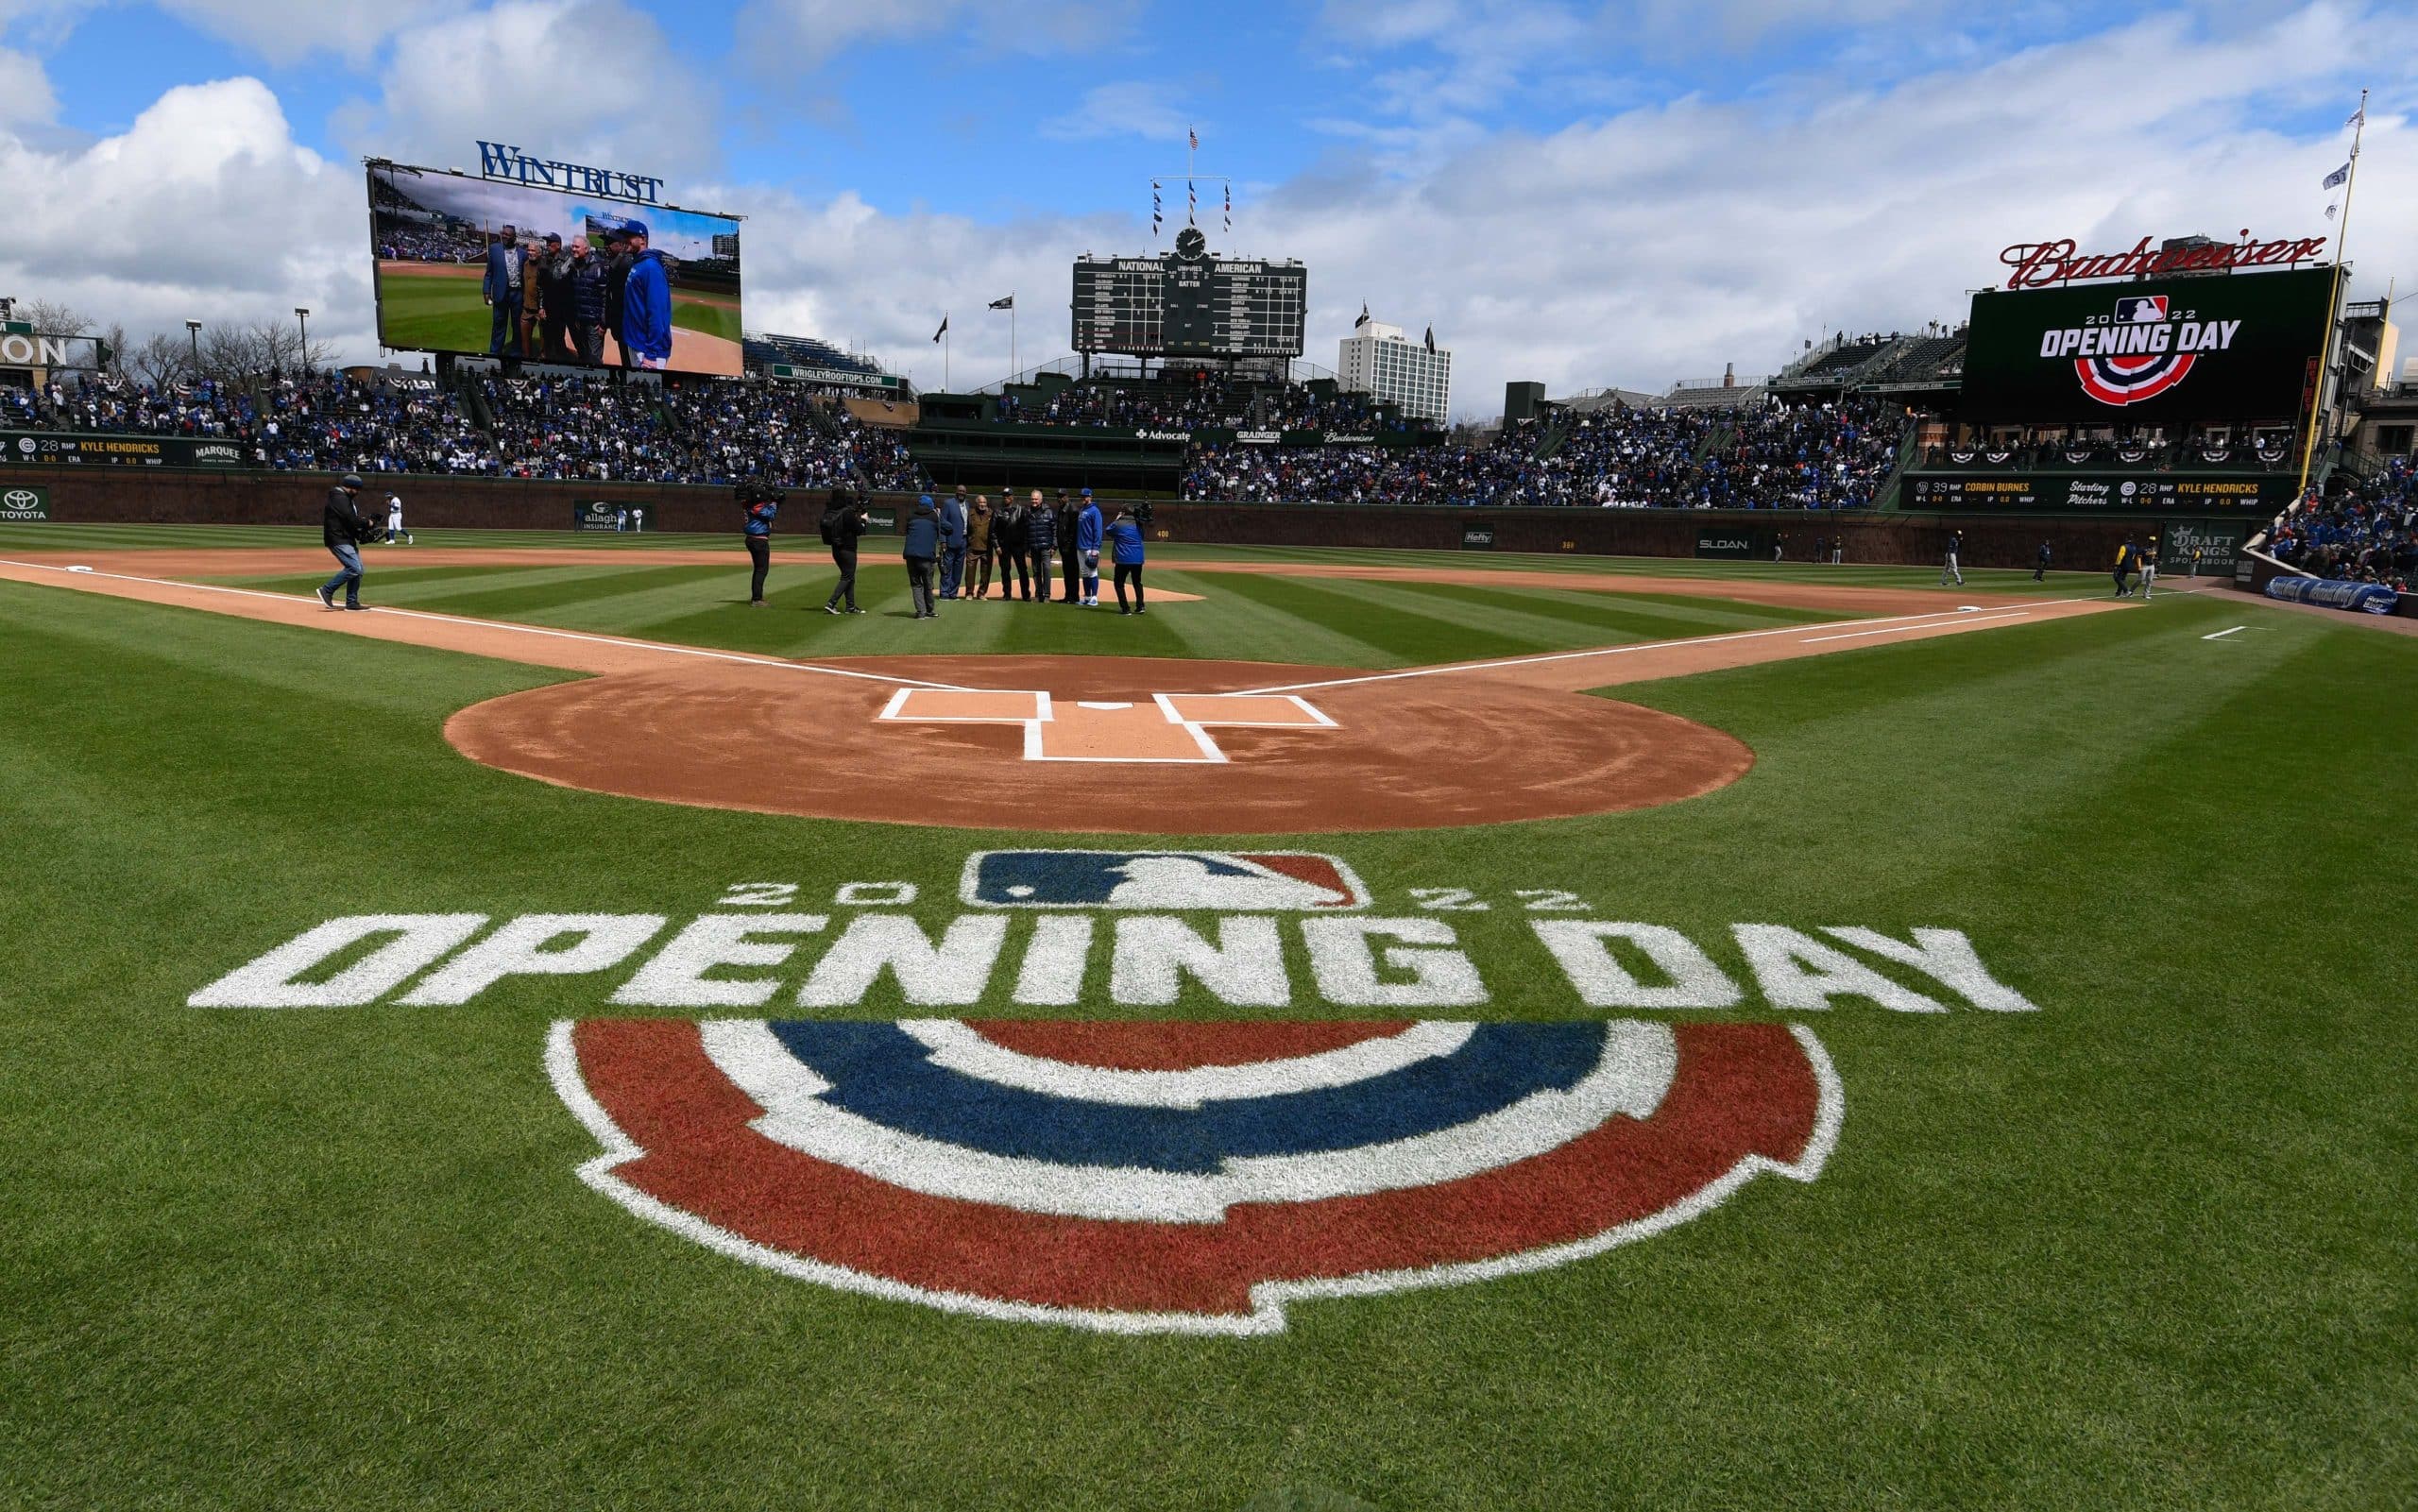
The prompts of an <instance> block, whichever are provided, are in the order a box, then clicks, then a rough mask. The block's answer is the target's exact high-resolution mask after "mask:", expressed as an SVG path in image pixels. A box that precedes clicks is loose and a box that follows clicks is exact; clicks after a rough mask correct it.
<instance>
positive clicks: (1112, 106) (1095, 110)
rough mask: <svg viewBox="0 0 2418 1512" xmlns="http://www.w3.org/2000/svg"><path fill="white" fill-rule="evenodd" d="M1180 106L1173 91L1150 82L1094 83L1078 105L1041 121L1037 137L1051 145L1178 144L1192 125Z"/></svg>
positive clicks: (1192, 122) (1137, 80)
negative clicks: (1110, 141) (1117, 140)
mask: <svg viewBox="0 0 2418 1512" xmlns="http://www.w3.org/2000/svg"><path fill="white" fill-rule="evenodd" d="M1181 103H1182V101H1181V99H1180V97H1179V95H1178V94H1177V93H1176V92H1175V91H1174V90H1172V89H1170V88H1169V87H1168V86H1167V85H1166V84H1162V83H1157V82H1154V81H1153V80H1150V79H1143V78H1136V79H1125V80H1122V81H1120V82H1117V83H1115V84H1096V85H1094V86H1093V87H1092V88H1090V89H1088V90H1085V91H1084V92H1083V97H1082V100H1081V103H1079V104H1078V105H1077V106H1076V107H1075V108H1074V109H1073V110H1069V111H1067V112H1066V113H1065V114H1064V115H1060V116H1053V117H1051V118H1050V119H1048V120H1047V121H1044V122H1042V123H1041V128H1040V129H1041V134H1042V135H1043V136H1045V137H1047V138H1049V139H1050V140H1052V141H1055V142H1090V141H1096V140H1098V139H1100V138H1103V137H1140V138H1141V139H1143V140H1144V141H1146V142H1182V141H1183V139H1184V132H1185V131H1186V130H1188V129H1190V128H1191V127H1193V126H1194V125H1195V124H1196V123H1195V122H1194V120H1193V119H1192V118H1191V117H1189V116H1187V115H1185V114H1184V113H1183V110H1180V109H1178V106H1179V105H1180V104H1181Z"/></svg>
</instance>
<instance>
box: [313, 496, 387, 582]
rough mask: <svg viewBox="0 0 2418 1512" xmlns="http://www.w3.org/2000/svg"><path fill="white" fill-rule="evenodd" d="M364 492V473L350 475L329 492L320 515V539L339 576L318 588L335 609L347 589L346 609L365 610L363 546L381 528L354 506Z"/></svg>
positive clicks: (374, 536)
mask: <svg viewBox="0 0 2418 1512" xmlns="http://www.w3.org/2000/svg"><path fill="white" fill-rule="evenodd" d="M361 489H362V482H361V474H359V473H357V472H348V473H346V474H345V475H344V476H343V477H342V478H341V479H339V480H337V482H336V485H335V486H334V487H332V488H331V489H329V490H328V504H327V507H326V508H325V509H324V510H322V511H321V512H320V515H319V539H320V540H321V541H322V542H324V543H325V544H326V546H327V548H328V550H329V552H332V554H333V555H334V557H335V559H336V575H335V576H333V577H332V578H330V579H328V580H327V581H326V582H325V583H322V584H320V585H319V602H320V603H323V604H325V605H326V606H327V607H329V608H331V609H332V608H334V607H335V606H336V589H338V588H342V589H344V606H345V607H346V608H348V609H359V608H362V607H364V605H363V603H362V602H361V543H362V542H364V541H367V540H373V539H375V538H376V537H377V535H378V527H377V526H375V525H372V524H371V523H369V521H368V520H367V519H366V518H363V516H362V513H361V511H360V510H359V509H357V508H355V507H354V505H353V498H354V496H355V495H357V494H359V493H360V492H361Z"/></svg>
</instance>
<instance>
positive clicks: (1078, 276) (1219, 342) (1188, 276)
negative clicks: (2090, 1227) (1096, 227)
mask: <svg viewBox="0 0 2418 1512" xmlns="http://www.w3.org/2000/svg"><path fill="white" fill-rule="evenodd" d="M1309 290H1310V272H1309V269H1307V268H1305V267H1303V265H1302V264H1301V263H1295V262H1290V261H1287V262H1283V263H1273V262H1267V261H1263V260H1257V259H1246V258H1223V257H1213V256H1211V255H1210V254H1209V251H1208V246H1207V241H1206V239H1205V238H1204V237H1202V236H1201V234H1200V231H1199V230H1198V229H1195V228H1193V227H1190V226H1187V227H1185V228H1184V229H1183V230H1182V231H1179V232H1178V233H1176V239H1175V250H1174V251H1173V252H1171V253H1169V254H1167V255H1166V256H1163V257H1115V258H1109V257H1098V258H1095V257H1086V258H1082V259H1080V260H1078V261H1077V262H1076V263H1075V308H1074V321H1075V334H1074V347H1075V349H1076V350H1077V351H1082V352H1092V351H1098V352H1123V353H1126V354H1128V355H1131V356H1136V357H1299V356H1300V355H1302V348H1303V324H1304V313H1305V312H1306V310H1307V309H1308V305H1309Z"/></svg>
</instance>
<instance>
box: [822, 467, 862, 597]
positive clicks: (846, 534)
mask: <svg viewBox="0 0 2418 1512" xmlns="http://www.w3.org/2000/svg"><path fill="white" fill-rule="evenodd" d="M865 507H866V502H865V498H864V496H863V495H862V494H854V495H851V496H849V497H848V498H846V499H842V500H838V501H835V502H833V503H832V504H831V505H829V506H828V509H827V512H826V519H827V523H828V528H827V529H826V530H825V531H824V533H823V539H824V542H825V544H826V545H828V546H829V547H830V548H831V565H832V566H833V567H836V568H838V569H840V581H839V584H838V585H837V586H834V587H833V588H832V589H831V597H829V598H827V599H826V600H824V601H823V612H824V613H825V614H862V613H864V611H863V610H862V609H860V608H858V607H857V542H858V540H859V539H860V538H861V537H862V536H863V535H864V533H865ZM843 600H844V601H845V602H846V604H847V607H846V608H844V609H843V608H842V607H841V603H842V602H843Z"/></svg>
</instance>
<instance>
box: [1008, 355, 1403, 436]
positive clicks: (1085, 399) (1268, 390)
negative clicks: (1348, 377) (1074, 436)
mask: <svg viewBox="0 0 2418 1512" xmlns="http://www.w3.org/2000/svg"><path fill="white" fill-rule="evenodd" d="M998 414H999V418H1000V419H1002V420H1008V421H1012V422H1014V423H1018V424H1023V425H1098V426H1109V427H1113V428H1115V429H1119V430H1126V429H1142V430H1153V431H1204V430H1229V431H1309V430H1327V431H1371V432H1373V431H1376V430H1378V429H1380V428H1384V429H1388V430H1395V429H1401V428H1402V422H1399V421H1389V420H1388V419H1386V417H1385V416H1383V415H1382V414H1381V413H1380V412H1379V411H1378V409H1377V408H1376V405H1375V402H1374V401H1373V400H1371V399H1370V398H1369V396H1368V395H1366V394H1355V393H1349V392H1341V391H1338V392H1337V393H1334V394H1331V395H1321V394H1320V393H1317V392H1314V391H1312V390H1311V389H1309V388H1307V387H1305V386H1303V385H1302V384H1298V383H1285V384H1273V383H1268V384H1253V383H1235V382H1230V381H1229V380H1228V379H1227V377H1226V375H1224V374H1223V373H1220V372H1217V371H1215V370H1211V369H1203V370H1201V371H1200V372H1196V373H1188V374H1178V375H1176V376H1174V377H1169V376H1166V375H1165V374H1162V375H1160V376H1159V377H1157V378H1154V379H1152V380H1150V381H1149V382H1138V381H1137V382H1130V383H1119V382H1116V381H1115V380H1114V379H1094V380H1091V381H1089V382H1081V383H1069V384H1067V385H1066V386H1064V387H1063V388H1060V389H1058V390H1056V391H1055V392H1053V393H1052V394H1051V395H1050V396H1049V398H1048V399H1047V401H1045V402H1044V403H1041V404H1039V405H1034V404H1029V403H1027V402H1025V401H1024V400H1023V399H1020V398H1018V397H1017V396H1016V395H1015V394H1014V393H1013V392H1003V393H1002V394H1000V396H999V401H998Z"/></svg>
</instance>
